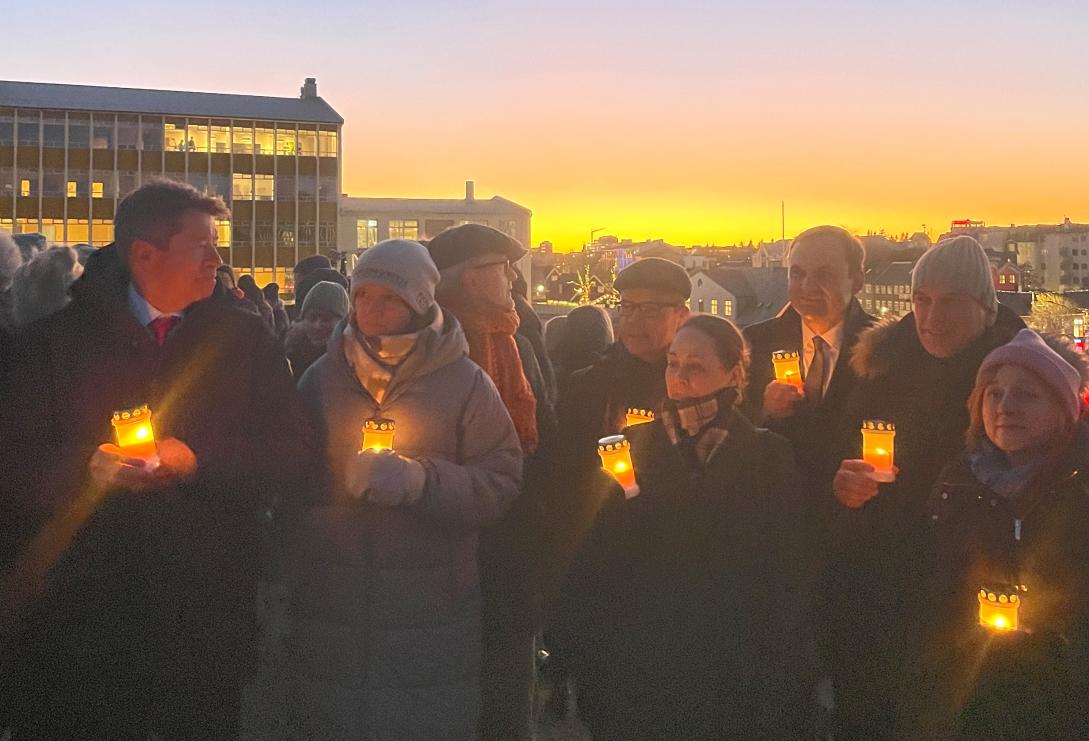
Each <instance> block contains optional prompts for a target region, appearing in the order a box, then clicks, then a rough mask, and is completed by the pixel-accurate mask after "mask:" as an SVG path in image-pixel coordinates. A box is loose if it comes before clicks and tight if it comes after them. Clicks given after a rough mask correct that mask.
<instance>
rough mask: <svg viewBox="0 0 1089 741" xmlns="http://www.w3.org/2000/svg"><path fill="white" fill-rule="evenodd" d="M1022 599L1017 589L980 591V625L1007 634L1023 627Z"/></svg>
mask: <svg viewBox="0 0 1089 741" xmlns="http://www.w3.org/2000/svg"><path fill="white" fill-rule="evenodd" d="M1020 613H1021V597H1020V595H1019V594H1018V590H1017V588H1016V587H1013V588H1010V587H1000V588H993V589H992V588H990V587H981V588H980V590H979V624H980V625H982V626H983V627H985V628H989V629H991V630H996V631H1001V632H1007V631H1013V630H1018V629H1019V628H1020V626H1021V621H1020Z"/></svg>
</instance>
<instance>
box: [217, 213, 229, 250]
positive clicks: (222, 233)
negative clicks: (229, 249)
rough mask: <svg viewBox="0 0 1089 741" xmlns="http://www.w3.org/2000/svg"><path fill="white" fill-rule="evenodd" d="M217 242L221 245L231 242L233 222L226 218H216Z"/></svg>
mask: <svg viewBox="0 0 1089 741" xmlns="http://www.w3.org/2000/svg"><path fill="white" fill-rule="evenodd" d="M216 243H217V244H219V245H220V246H221V247H226V246H227V245H229V244H230V243H231V222H229V221H227V220H226V219H216Z"/></svg>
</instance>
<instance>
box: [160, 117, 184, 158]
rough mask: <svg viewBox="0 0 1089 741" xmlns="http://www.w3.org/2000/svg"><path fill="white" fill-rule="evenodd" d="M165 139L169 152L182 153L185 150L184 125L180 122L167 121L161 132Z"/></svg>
mask: <svg viewBox="0 0 1089 741" xmlns="http://www.w3.org/2000/svg"><path fill="white" fill-rule="evenodd" d="M163 135H164V138H165V139H166V148H167V151H170V152H184V151H185V150H186V146H187V145H186V141H185V124H184V123H183V122H181V121H167V122H166V128H165V129H164V132H163Z"/></svg>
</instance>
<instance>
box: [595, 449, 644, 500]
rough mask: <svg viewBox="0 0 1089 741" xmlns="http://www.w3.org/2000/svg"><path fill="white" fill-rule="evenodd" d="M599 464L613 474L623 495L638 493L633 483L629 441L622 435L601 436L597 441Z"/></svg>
mask: <svg viewBox="0 0 1089 741" xmlns="http://www.w3.org/2000/svg"><path fill="white" fill-rule="evenodd" d="M597 452H598V455H600V456H601V466H602V468H604V469H605V470H606V471H608V472H609V473H611V474H612V475H613V478H615V479H616V481H617V483H619V484H620V486H621V487H622V488H623V489H624V496H625V497H627V498H628V499H631V498H632V497H634V496H637V495H638V494H639V485H638V484H636V483H635V466H634V465H632V462H631V443H630V442H628V439H627V438H626V437H624V436H623V435H612V436H610V437H603V438H601V439H600V440H598V442H597Z"/></svg>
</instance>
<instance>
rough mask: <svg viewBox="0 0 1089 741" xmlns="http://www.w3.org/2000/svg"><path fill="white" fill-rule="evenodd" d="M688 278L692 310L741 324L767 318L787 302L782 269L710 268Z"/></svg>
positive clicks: (784, 275)
mask: <svg viewBox="0 0 1089 741" xmlns="http://www.w3.org/2000/svg"><path fill="white" fill-rule="evenodd" d="M691 277H692V297H691V298H690V299H689V307H690V308H691V309H692V311H694V312H698V313H703V314H713V315H715V316H722V317H726V318H727V319H732V320H733V321H734V322H735V323H737V324H738V325H739V326H742V327H745V326H748V325H750V324H755V323H756V322H761V321H764V320H765V319H770V318H771V317H773V316H775V315H776V314H777V313H779V311H780V310H781V309H782V308H783V306H785V305H786V302H787V288H786V283H787V281H786V269H785V268H772V269H768V268H710V269H708V270H697V271H696V272H695V273H693V274H692V276H691Z"/></svg>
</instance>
